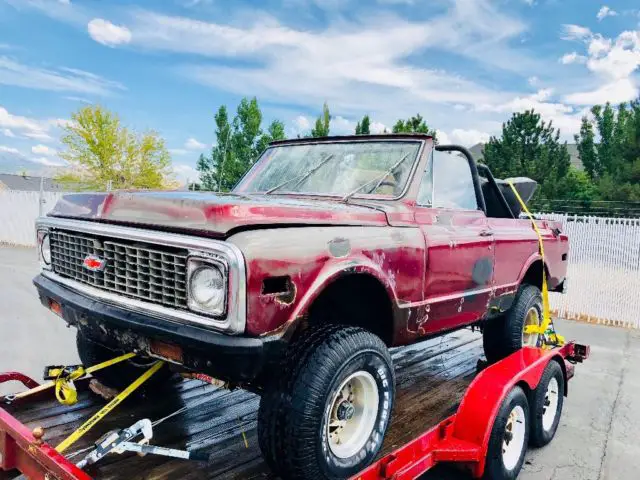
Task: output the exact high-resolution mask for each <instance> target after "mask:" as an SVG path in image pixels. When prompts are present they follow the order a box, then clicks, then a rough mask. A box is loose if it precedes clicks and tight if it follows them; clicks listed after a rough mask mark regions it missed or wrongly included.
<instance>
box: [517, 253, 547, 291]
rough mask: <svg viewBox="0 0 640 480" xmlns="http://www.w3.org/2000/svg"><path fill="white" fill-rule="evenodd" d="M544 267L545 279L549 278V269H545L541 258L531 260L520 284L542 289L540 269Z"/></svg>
mask: <svg viewBox="0 0 640 480" xmlns="http://www.w3.org/2000/svg"><path fill="white" fill-rule="evenodd" d="M543 268H544V272H545V273H546V275H547V279H548V278H549V271H548V270H547V266H546V265H544V263H542V260H536V261H535V262H533V263H532V264H531V265H530V266H529V269H528V270H527V273H525V274H524V277H523V278H522V282H521V283H522V284H526V285H533V286H535V287H538V288H539V289H540V290H542V271H543V270H542V269H543Z"/></svg>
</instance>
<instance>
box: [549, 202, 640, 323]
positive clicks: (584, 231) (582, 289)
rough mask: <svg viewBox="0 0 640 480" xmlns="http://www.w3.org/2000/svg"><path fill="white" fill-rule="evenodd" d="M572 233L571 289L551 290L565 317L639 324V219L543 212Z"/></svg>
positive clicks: (569, 275) (559, 314)
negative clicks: (556, 291) (564, 291)
mask: <svg viewBox="0 0 640 480" xmlns="http://www.w3.org/2000/svg"><path fill="white" fill-rule="evenodd" d="M540 217H542V218H547V219H550V220H558V221H560V222H561V223H562V225H563V230H564V231H565V232H566V233H567V234H568V235H569V242H570V252H569V267H568V272H567V276H568V279H569V280H568V292H567V293H566V294H564V295H561V294H555V293H554V294H551V307H552V309H553V310H555V311H556V312H557V315H558V316H559V317H561V318H569V319H574V320H580V321H583V322H590V323H600V324H605V325H616V326H622V327H631V328H640V219H639V218H635V219H629V218H603V217H586V216H575V215H559V214H544V215H540Z"/></svg>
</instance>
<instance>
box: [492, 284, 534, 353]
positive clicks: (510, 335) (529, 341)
mask: <svg viewBox="0 0 640 480" xmlns="http://www.w3.org/2000/svg"><path fill="white" fill-rule="evenodd" d="M541 322H542V294H541V293H540V289H538V287H536V286H534V285H522V286H521V287H520V288H519V289H518V293H517V294H516V299H515V301H514V302H513V305H512V306H511V308H510V309H509V310H508V311H507V312H506V313H504V314H503V315H501V316H499V317H496V318H492V319H491V320H488V321H487V322H486V324H485V326H484V330H483V345H484V353H485V356H486V357H487V360H488V361H489V362H492V363H493V362H496V361H498V360H501V359H503V358H505V357H507V356H509V355H511V354H512V353H513V352H516V351H518V350H520V349H521V348H522V347H523V346H528V347H537V346H539V344H540V340H541V337H540V335H539V334H537V333H525V328H526V327H527V326H529V325H540V323H541Z"/></svg>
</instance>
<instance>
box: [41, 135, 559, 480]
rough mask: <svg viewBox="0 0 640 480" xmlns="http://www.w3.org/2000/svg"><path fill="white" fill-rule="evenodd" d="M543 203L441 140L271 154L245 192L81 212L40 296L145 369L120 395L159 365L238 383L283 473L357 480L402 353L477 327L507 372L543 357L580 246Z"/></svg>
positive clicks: (104, 348)
mask: <svg viewBox="0 0 640 480" xmlns="http://www.w3.org/2000/svg"><path fill="white" fill-rule="evenodd" d="M512 186H513V188H515V190H512ZM534 191H535V182H533V181H532V180H529V179H523V178H517V179H506V180H499V179H495V178H494V177H493V176H492V174H491V172H490V171H489V169H488V168H487V167H486V166H482V165H476V163H475V161H474V160H473V158H472V157H471V155H470V154H469V152H468V151H467V150H466V149H464V148H462V147H457V146H436V145H434V142H433V139H432V138H431V137H429V136H428V135H422V134H411V135H371V136H355V137H327V138H323V139H299V140H292V141H283V142H275V143H274V144H272V145H271V146H270V147H269V148H268V149H267V150H266V151H265V152H264V153H263V155H262V156H261V157H260V159H259V160H258V161H257V162H256V163H255V165H254V166H253V167H252V169H251V170H250V171H249V172H247V174H246V175H245V177H244V178H243V179H242V180H241V181H240V182H239V184H238V185H237V186H236V188H235V189H234V190H233V191H232V192H231V193H229V194H217V193H210V192H109V193H88V194H69V195H65V196H64V197H63V198H62V199H61V200H60V201H59V203H58V204H57V205H56V207H55V208H54V209H53V211H52V212H51V213H50V214H49V215H48V216H47V217H45V218H42V219H39V221H38V224H37V232H38V242H39V243H38V245H39V249H40V257H41V266H42V272H41V274H40V275H39V276H38V277H36V278H35V279H34V283H35V285H36V287H37V289H38V292H39V295H40V300H41V302H42V304H43V305H44V306H45V307H47V308H51V305H56V306H59V307H60V308H59V312H60V314H61V316H62V318H63V319H64V320H65V321H66V322H67V323H68V324H70V325H72V326H74V327H76V328H78V351H79V354H80V356H81V358H82V360H83V362H85V363H88V364H91V363H96V362H98V361H101V360H104V359H106V358H109V357H110V356H112V355H113V353H114V352H127V351H132V350H133V351H136V352H138V353H139V354H140V356H142V357H147V358H143V359H141V360H139V361H138V362H137V363H133V362H132V363H130V364H123V365H121V366H119V367H118V368H117V371H116V372H115V373H113V374H110V373H105V374H104V375H103V377H102V378H101V380H102V381H103V382H104V383H105V384H107V385H109V386H112V387H116V388H118V387H119V388H123V387H124V386H126V384H127V383H128V382H130V381H131V380H132V379H134V378H136V377H137V375H139V373H140V369H141V368H143V367H144V366H145V365H148V364H149V363H150V362H152V361H153V359H154V358H160V359H164V360H167V361H168V362H169V363H170V364H171V366H172V369H173V370H178V371H191V372H202V373H206V374H208V375H211V376H214V377H216V378H219V379H222V380H225V381H227V382H229V383H230V384H232V385H235V386H241V387H243V388H245V389H247V390H249V391H252V392H255V393H258V394H259V395H260V396H261V402H260V411H259V415H258V425H259V428H258V438H259V441H260V442H259V443H260V447H261V449H262V452H263V454H264V456H265V460H266V461H267V464H268V465H269V466H270V467H271V468H272V469H274V470H275V471H279V472H281V473H283V472H284V474H286V475H285V476H288V477H290V478H335V477H338V478H339V477H346V476H349V475H352V474H353V473H355V472H357V471H360V470H361V469H362V468H363V467H364V466H366V465H367V464H368V463H370V462H371V461H372V459H373V458H375V456H376V455H377V454H378V452H379V451H380V448H381V447H382V441H383V439H384V437H385V432H386V429H387V425H388V424H389V421H390V418H391V416H392V415H393V405H394V400H395V396H396V390H395V384H396V380H395V373H394V368H393V360H392V358H391V356H390V353H389V348H390V347H396V346H402V345H408V344H412V343H415V342H417V341H419V340H424V339H426V338H429V337H433V336H437V335H442V334H445V333H447V332H450V331H454V330H456V329H459V328H462V327H466V326H478V327H480V328H482V329H483V330H484V332H485V335H484V342H483V346H484V350H485V354H486V356H487V358H488V359H489V361H492V362H493V361H497V360H499V359H501V358H504V357H506V356H507V355H509V354H511V353H513V352H515V351H517V350H518V349H520V348H521V347H522V346H523V345H528V346H538V345H539V343H540V341H541V335H540V334H539V333H532V332H531V331H530V329H531V328H533V327H535V326H538V325H540V323H541V319H542V300H541V289H542V285H543V279H545V280H546V283H547V285H548V287H549V289H550V290H555V291H560V290H562V289H563V287H564V280H565V275H566V270H567V255H568V248H569V247H568V238H567V236H566V235H565V234H564V233H562V231H561V228H560V225H559V224H557V223H555V222H549V221H546V220H537V221H535V228H534V225H533V224H532V220H530V219H526V218H520V217H519V214H520V210H521V207H522V206H523V203H522V202H521V201H520V199H518V196H521V197H524V199H525V200H527V199H528V198H530V196H531V195H532V194H533V192H534ZM515 192H518V193H519V195H518V194H516V193H515ZM541 243H543V244H544V253H545V255H544V258H543V256H542V249H541ZM56 308H57V307H56ZM170 376H171V371H170V370H169V369H164V371H161V373H160V374H158V375H156V376H155V377H154V379H153V382H152V384H150V385H148V387H147V388H149V389H153V388H155V387H158V386H162V385H163V383H166V382H167V381H168V379H169V377H170ZM309 391H314V392H319V393H318V395H315V396H309V395H308V394H307V393H308V392H309ZM292 412H293V413H292ZM291 432H308V434H309V437H308V438H298V437H296V438H294V437H293V436H292V435H291ZM313 432H315V433H313ZM273 438H279V439H282V441H280V440H278V441H273V440H272V439H273Z"/></svg>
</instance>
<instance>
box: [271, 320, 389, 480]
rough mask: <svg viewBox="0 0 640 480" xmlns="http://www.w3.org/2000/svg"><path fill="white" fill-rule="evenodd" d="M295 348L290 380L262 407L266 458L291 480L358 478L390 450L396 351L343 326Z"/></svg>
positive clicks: (369, 335)
mask: <svg viewBox="0 0 640 480" xmlns="http://www.w3.org/2000/svg"><path fill="white" fill-rule="evenodd" d="M297 343H298V342H297ZM294 348H295V347H294ZM295 350H296V353H294V354H293V356H292V357H289V358H291V359H295V360H296V363H291V364H289V368H288V371H287V373H286V374H285V375H283V378H286V380H283V381H282V382H280V384H279V385H278V386H277V387H275V388H276V390H275V391H274V392H273V393H271V394H266V395H265V396H263V399H262V402H261V409H263V411H264V415H263V416H262V421H263V422H264V423H263V426H262V428H263V430H262V431H263V432H264V433H265V435H264V438H263V440H262V441H260V443H261V448H262V449H263V455H265V457H266V460H267V462H268V463H271V462H273V463H275V464H276V472H277V473H278V474H280V475H281V476H282V477H284V478H287V479H338V478H347V477H350V476H352V475H354V474H355V473H357V472H359V471H360V470H362V469H363V468H365V467H366V466H367V465H368V464H369V463H371V461H373V459H374V458H375V456H376V455H377V453H378V452H379V451H380V448H381V447H382V440H383V438H384V434H385V432H386V429H387V426H388V423H389V419H390V416H391V411H392V408H393V400H394V395H395V391H394V390H395V376H394V371H393V364H392V361H391V356H390V354H389V351H388V349H387V347H386V345H385V344H384V342H382V340H381V339H380V338H378V337H377V336H376V335H374V334H372V333H371V332H368V331H366V330H364V329H361V328H357V327H345V326H336V325H333V326H327V327H320V328H318V329H314V331H313V332H312V333H311V334H308V335H305V338H304V339H301V341H300V342H299V343H298V346H297V348H295ZM345 395H346V396H345ZM263 403H264V405H262V404H263ZM330 424H331V426H330ZM336 424H339V425H340V426H336ZM267 432H270V434H271V435H269V438H267V435H266V433H267ZM330 432H331V433H330ZM259 439H260V435H259ZM337 439H344V440H343V442H342V443H341V442H339V441H338V440H337Z"/></svg>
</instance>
